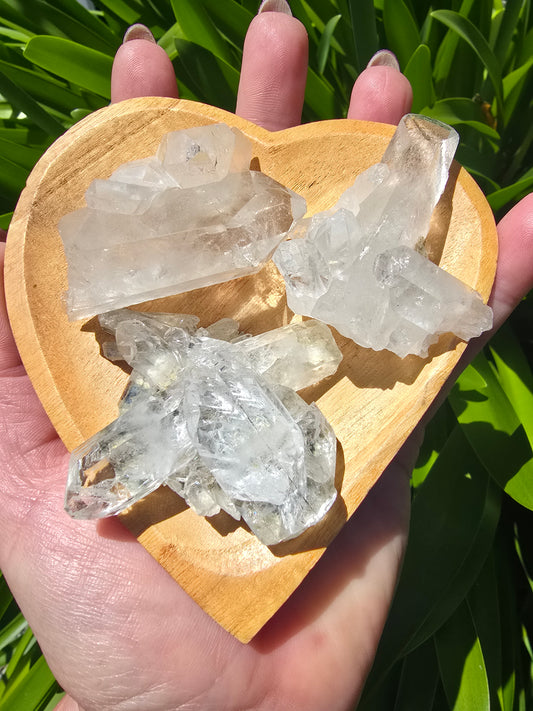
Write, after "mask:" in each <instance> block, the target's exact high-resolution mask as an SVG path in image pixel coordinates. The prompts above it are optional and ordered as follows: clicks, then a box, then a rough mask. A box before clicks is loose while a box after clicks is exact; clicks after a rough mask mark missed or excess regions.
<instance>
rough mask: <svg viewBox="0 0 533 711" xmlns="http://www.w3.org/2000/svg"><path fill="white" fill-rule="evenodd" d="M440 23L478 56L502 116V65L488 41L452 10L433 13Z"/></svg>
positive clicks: (466, 20) (465, 19)
mask: <svg viewBox="0 0 533 711" xmlns="http://www.w3.org/2000/svg"><path fill="white" fill-rule="evenodd" d="M431 15H432V17H434V18H435V19H436V20H438V21H439V22H442V23H443V24H444V25H446V26H447V27H449V28H450V29H452V30H454V31H455V32H457V34H458V35H459V36H460V37H462V38H463V39H464V40H465V42H467V43H468V44H469V45H470V46H471V47H472V49H473V50H474V52H475V53H476V54H477V56H478V57H479V59H480V60H481V62H482V63H483V65H484V67H485V68H486V70H487V72H488V75H489V77H490V79H491V81H492V85H493V87H494V93H495V94H496V99H497V101H498V111H499V113H500V115H501V114H502V111H503V85H502V75H501V67H500V64H499V62H498V60H497V58H496V56H495V55H494V52H493V51H492V50H491V48H490V47H489V44H488V42H487V40H486V39H485V38H484V37H483V35H482V34H481V32H480V31H479V30H478V28H477V27H476V26H475V25H474V24H473V23H472V22H470V20H469V19H468V18H466V17H463V16H462V15H459V14H458V13H457V12H453V11H452V10H435V11H434V12H432V13H431Z"/></svg>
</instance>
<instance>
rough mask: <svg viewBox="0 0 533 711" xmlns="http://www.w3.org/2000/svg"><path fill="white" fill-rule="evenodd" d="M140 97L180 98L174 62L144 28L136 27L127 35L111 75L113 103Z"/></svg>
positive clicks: (142, 26)
mask: <svg viewBox="0 0 533 711" xmlns="http://www.w3.org/2000/svg"><path fill="white" fill-rule="evenodd" d="M138 96H169V97H172V98H178V86H177V84H176V76H175V74H174V68H173V66H172V62H171V61H170V59H169V58H168V55H167V54H166V52H165V51H164V49H162V48H161V47H159V45H157V44H156V42H155V40H154V38H153V35H152V33H151V32H150V30H149V29H148V28H147V27H144V25H133V26H132V27H130V29H129V30H128V31H127V32H126V34H125V36H124V43H123V44H122V46H121V47H120V48H119V50H118V52H117V54H116V56H115V60H114V62H113V69H112V72H111V101H112V102H113V103H115V102H117V101H123V100H124V99H133V98H135V97H138Z"/></svg>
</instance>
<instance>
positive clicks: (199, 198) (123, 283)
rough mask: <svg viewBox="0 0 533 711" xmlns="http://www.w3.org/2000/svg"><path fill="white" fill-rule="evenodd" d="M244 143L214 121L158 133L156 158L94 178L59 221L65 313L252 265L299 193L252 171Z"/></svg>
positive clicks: (286, 222) (263, 255) (98, 308)
mask: <svg viewBox="0 0 533 711" xmlns="http://www.w3.org/2000/svg"><path fill="white" fill-rule="evenodd" d="M251 155H252V151H251V142H250V141H249V140H248V139H247V138H246V136H244V134H243V133H241V132H240V131H239V130H238V129H235V128H229V126H226V125H225V124H214V125H211V126H201V127H197V128H190V129H185V130H182V131H175V132H172V133H169V134H167V135H166V136H164V137H163V140H162V142H161V144H160V146H159V149H158V151H157V155H156V156H153V157H151V158H146V159H143V160H136V161H133V162H130V163H125V164H124V165H121V166H120V167H119V168H118V169H117V170H116V171H115V172H114V173H113V174H112V175H111V177H110V178H109V179H108V180H93V182H92V183H91V184H90V186H89V188H88V190H87V192H86V194H85V198H86V202H87V207H85V208H82V209H80V210H76V211H75V212H72V213H70V214H68V215H66V216H65V217H63V218H62V219H61V220H60V222H59V231H60V234H61V238H62V240H63V245H64V248H65V255H66V257H67V263H68V283H69V288H68V292H67V298H66V301H67V312H68V315H69V318H70V319H81V318H88V317H90V316H94V315H95V314H99V313H103V312H105V311H110V310H113V309H118V308H121V307H124V306H129V305H132V304H138V303H141V302H143V301H148V300H150V299H156V298H160V297H164V296H169V295H173V294H179V293H181V292H184V291H189V290H191V289H196V288H198V287H202V286H209V285H211V284H215V283H219V282H223V281H228V280H229V279H234V278H236V277H240V276H245V275H247V274H252V273H254V272H257V271H258V270H259V269H260V268H261V267H262V266H263V264H264V263H265V262H266V261H267V260H268V259H270V256H271V254H272V252H273V251H274V250H275V248H276V247H277V246H278V244H279V243H280V241H281V240H282V239H283V238H284V237H285V233H286V232H287V230H288V229H289V227H290V226H291V223H292V221H293V217H294V218H297V217H301V216H302V215H303V214H304V213H305V211H306V206H305V200H304V199H303V198H301V197H300V196H298V195H296V194H295V193H293V192H292V191H290V190H288V189H287V188H285V187H283V186H282V185H280V184H279V183H277V182H276V181H275V180H273V179H272V178H270V177H268V176H267V175H264V174H263V173H260V172H257V171H251V170H249V168H250V159H251Z"/></svg>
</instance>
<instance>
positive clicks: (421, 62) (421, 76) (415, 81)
mask: <svg viewBox="0 0 533 711" xmlns="http://www.w3.org/2000/svg"><path fill="white" fill-rule="evenodd" d="M404 74H405V76H406V77H407V78H408V79H409V82H410V84H411V86H412V88H413V106H412V109H411V110H412V111H413V112H414V113H419V112H420V110H421V109H423V108H424V107H425V106H431V105H432V104H433V103H434V101H435V89H434V88H433V77H432V75H431V52H430V51H429V47H427V46H426V45H425V44H421V45H419V46H418V47H417V48H416V50H415V51H414V52H413V54H412V55H411V59H410V60H409V62H408V63H407V66H406V67H405V71H404Z"/></svg>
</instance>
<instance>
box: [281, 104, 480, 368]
mask: <svg viewBox="0 0 533 711" xmlns="http://www.w3.org/2000/svg"><path fill="white" fill-rule="evenodd" d="M458 140H459V138H458V135H457V133H456V131H455V130H454V129H453V128H450V127H449V126H446V125H445V124H442V123H440V122H438V121H432V120H431V119H427V118H425V117H423V116H417V115H414V114H409V115H407V116H405V117H404V118H403V119H402V121H401V122H400V124H399V126H398V128H397V130H396V132H395V134H394V136H393V138H392V140H391V142H390V144H389V146H388V147H387V150H386V151H385V153H384V155H383V158H382V160H381V162H380V163H378V164H376V165H373V166H372V167H371V168H369V169H368V170H366V171H365V172H364V173H362V174H361V175H359V176H358V177H357V179H356V181H355V183H354V184H353V185H352V186H351V187H350V188H348V190H346V192H344V193H343V195H341V197H340V199H339V201H338V202H337V204H336V205H335V206H334V208H333V209H332V210H330V211H327V212H321V213H318V214H316V215H314V216H313V217H311V218H303V219H301V220H298V221H297V222H296V223H295V224H294V226H293V227H292V229H291V230H290V232H289V235H288V237H289V238H290V239H289V240H288V241H286V242H283V243H282V244H280V246H279V247H278V249H277V251H276V252H275V254H274V256H273V259H274V262H275V264H276V266H277V267H278V269H279V270H280V272H281V274H282V275H283V278H284V280H285V285H286V290H287V301H288V304H289V306H290V308H291V309H292V310H293V311H294V312H295V313H298V314H303V315H306V316H311V317H313V318H316V319H319V320H321V321H324V322H325V323H328V324H330V325H331V326H334V327H335V328H336V329H337V330H338V331H339V332H340V333H342V334H343V335H344V336H347V337H348V338H351V339H352V340H354V341H355V342H356V343H358V344H359V345H361V346H364V347H366V348H372V349H374V350H382V349H388V350H390V351H393V352H394V353H396V354H397V355H398V356H400V357H401V358H403V357H405V356H406V355H408V354H415V355H418V356H422V357H426V356H427V355H428V348H429V346H430V345H431V344H433V343H435V342H436V341H437V340H438V337H439V335H440V334H442V333H447V332H453V333H455V334H456V335H457V336H458V337H459V338H462V339H464V340H469V339H470V338H473V337H475V336H479V335H480V334H481V333H482V332H483V331H485V330H487V329H489V328H491V326H492V311H491V309H490V308H489V307H488V306H486V305H485V304H484V303H483V301H482V299H481V297H480V295H479V294H478V293H477V292H475V291H473V290H472V289H470V288H469V287H468V286H466V285H465V284H463V283H462V282H461V281H459V280H458V279H456V278H455V277H453V276H451V275H450V274H448V273H447V272H446V271H444V270H443V269H441V268H440V267H438V266H436V265H435V264H433V263H432V262H430V261H429V259H427V258H426V257H425V256H424V255H423V254H422V253H421V251H422V250H423V241H424V239H425V237H426V235H427V233H428V230H429V225H430V219H431V214H432V212H433V209H434V207H435V205H436V204H437V202H438V200H439V198H440V196H441V194H442V192H443V190H444V187H445V185H446V182H447V180H448V171H449V167H450V165H451V162H452V159H453V156H454V153H455V150H456V147H457V143H458ZM421 245H422V248H421Z"/></svg>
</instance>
